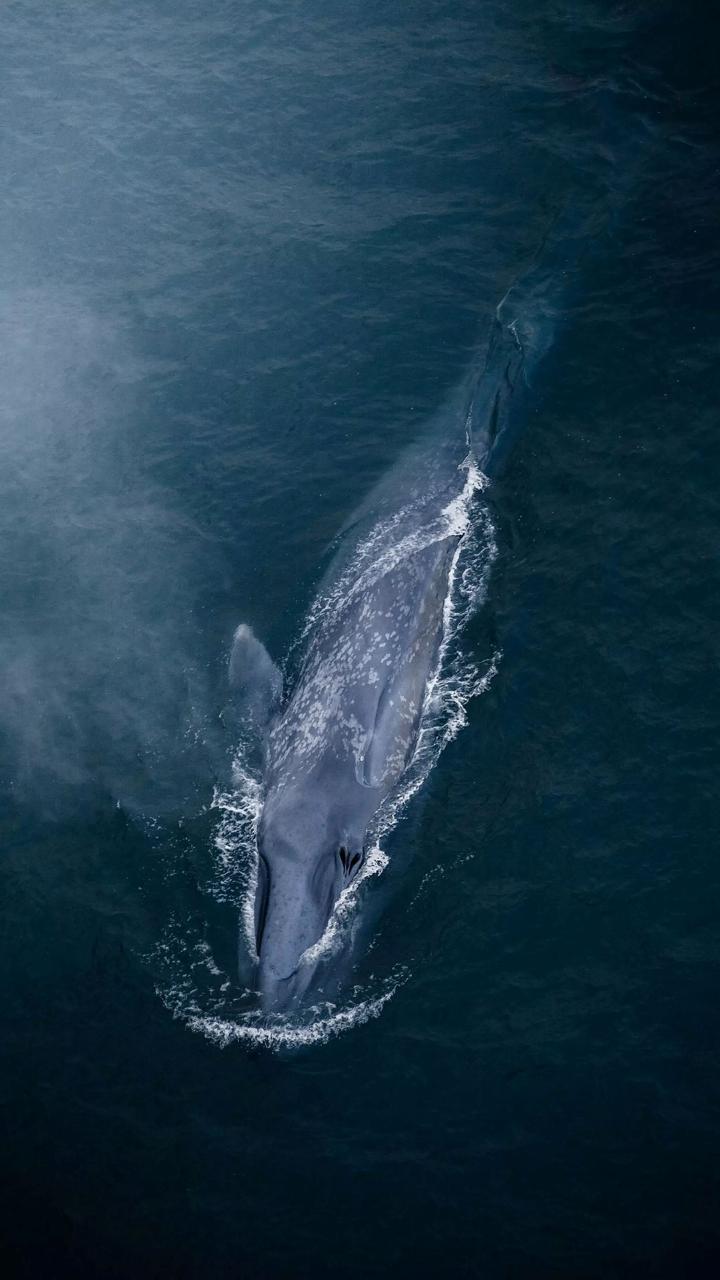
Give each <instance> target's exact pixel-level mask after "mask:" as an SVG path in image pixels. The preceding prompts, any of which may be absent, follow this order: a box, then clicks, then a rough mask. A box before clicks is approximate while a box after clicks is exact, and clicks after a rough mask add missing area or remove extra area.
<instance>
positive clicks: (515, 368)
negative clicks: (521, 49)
mask: <svg viewBox="0 0 720 1280" xmlns="http://www.w3.org/2000/svg"><path fill="white" fill-rule="evenodd" d="M624 96H625V95H624V92H623V90H622V89H621V88H620V87H619V85H618V84H614V83H607V84H604V85H600V86H599V87H598V88H597V90H596V91H595V93H594V95H593V102H592V108H591V113H590V115H589V117H588V123H587V137H586V139H585V145H586V146H587V148H588V149H589V150H590V151H591V152H592V154H593V156H594V158H595V161H596V162H597V161H598V158H600V163H595V165H594V180H593V181H587V180H586V176H585V175H584V176H583V181H582V182H580V183H577V184H576V185H575V187H574V189H573V190H572V191H571V192H570V194H569V195H568V196H567V197H566V198H565V201H564V203H563V204H562V205H561V206H560V207H559V208H558V209H557V211H556V212H555V214H554V216H553V217H552V219H551V221H550V223H549V226H548V228H547V231H546V233H545V235H544V236H543V239H542V242H541V244H540V245H539V247H538V248H537V250H536V251H535V254H534V255H533V258H532V260H531V262H530V264H529V266H528V267H527V268H526V269H525V270H523V271H522V272H520V274H519V275H518V276H517V277H516V279H515V280H514V281H513V282H512V284H511V285H510V287H509V289H508V290H507V292H506V293H505V295H504V297H503V298H502V299H501V301H500V303H499V304H498V306H497V308H496V310H495V315H494V317H493V319H492V322H491V327H490V336H489V340H488V342H487V343H486V344H485V348H484V357H483V359H482V361H481V364H480V366H479V368H478V369H477V370H476V373H475V376H474V378H473V383H474V386H473V390H472V393H471V395H470V397H469V406H468V410H467V417H466V435H467V440H468V445H469V446H470V447H471V449H472V451H473V453H474V455H475V457H476V459H477V462H478V465H479V466H480V467H481V469H482V470H483V471H485V472H486V474H488V475H489V476H491V477H492V476H494V475H495V474H497V472H498V470H500V469H501V467H502V465H503V462H504V461H505V459H506V457H507V455H508V452H509V449H510V446H511V445H512V444H513V442H514V440H515V438H516V436H517V435H518V434H519V431H520V429H521V427H522V423H523V421H524V419H525V416H526V415H525V413H524V412H523V409H524V408H525V407H526V406H525V403H524V402H525V397H524V395H522V394H521V393H522V392H524V391H527V390H529V389H534V388H535V385H536V384H535V378H536V374H537V371H538V369H539V367H540V365H541V364H542V363H543V361H544V359H545V357H546V355H547V354H548V352H549V351H550V349H551V348H552V346H553V343H554V339H555V335H556V333H557V331H558V329H559V328H560V327H561V326H562V324H563V323H564V322H565V321H566V319H567V317H568V312H569V308H570V306H571V305H572V299H573V296H574V294H575V288H574V282H575V280H576V278H577V276H578V273H579V268H580V267H581V266H582V267H583V268H585V267H586V266H587V265H588V264H589V263H591V261H592V260H593V259H595V260H597V258H598V256H599V255H600V254H601V253H602V252H603V250H607V246H608V243H609V241H610V239H611V236H612V233H613V232H614V231H615V229H616V226H617V223H618V221H619V220H620V217H621V215H622V214H623V213H624V211H625V210H626V209H627V206H628V204H629V202H630V200H631V199H632V196H633V193H634V192H635V190H636V188H637V185H638V181H639V178H640V177H641V175H642V173H643V169H644V166H646V165H647V160H648V156H649V155H651V154H652V150H653V145H654V144H653V126H652V125H651V123H650V122H649V121H648V120H647V119H646V118H645V117H644V115H643V114H641V112H640V111H638V110H637V109H633V107H632V106H630V109H629V110H627V111H625V110H623V98H624ZM511 402H512V409H511Z"/></svg>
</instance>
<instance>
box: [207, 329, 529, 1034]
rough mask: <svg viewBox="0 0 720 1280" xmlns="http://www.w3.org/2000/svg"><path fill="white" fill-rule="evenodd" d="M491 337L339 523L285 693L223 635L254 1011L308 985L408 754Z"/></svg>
mask: <svg viewBox="0 0 720 1280" xmlns="http://www.w3.org/2000/svg"><path fill="white" fill-rule="evenodd" d="M498 328H499V329H500V326H498ZM501 339H502V340H501V341H500V342H499V343H498V342H496V343H495V347H496V350H495V354H494V356H493V358H492V361H490V359H488V362H487V363H486V365H485V370H484V373H482V374H481V379H480V386H481V387H483V388H485V391H484V392H483V393H482V394H480V393H479V391H478V387H477V385H476V387H475V390H474V392H473V395H472V397H471V406H474V407H473V408H472V410H471V412H470V413H469V412H468V403H467V399H466V400H465V402H464V404H463V405H462V406H457V405H456V407H455V411H454V413H453V414H452V415H451V420H449V421H448V422H446V423H445V424H444V426H445V428H446V429H445V431H444V434H443V435H442V437H441V439H440V441H438V439H437V437H435V439H434V440H430V441H427V440H426V441H425V442H424V444H422V445H421V446H419V447H418V448H417V449H416V450H415V451H414V453H411V454H410V455H409V458H408V459H406V461H405V463H404V464H402V465H401V466H400V467H399V468H398V469H397V470H396V473H394V474H393V475H391V477H390V478H389V479H388V480H387V481H386V482H385V483H384V484H383V485H381V486H379V488H378V490H377V491H376V493H375V494H374V495H372V496H371V499H370V500H369V501H368V502H367V503H366V504H365V508H364V510H363V511H362V512H361V513H360V514H359V515H358V516H357V517H356V520H355V522H354V524H352V525H351V526H350V528H349V529H348V530H346V532H345V534H344V536H343V537H342V539H341V545H340V550H339V551H338V553H337V555H336V558H335V561H334V563H333V564H332V565H331V568H330V570H329V572H328V575H327V576H326V579H325V582H324V583H323V586H322V587H321V590H320V592H319V595H318V598H317V600H316V602H315V605H314V606H313V608H312V609H311V611H310V615H309V619H308V622H307V625H306V628H305V648H304V652H303V656H302V660H301V662H300V664H299V670H298V674H297V677H296V679H295V681H294V686H293V687H292V689H291V691H290V693H289V695H286V696H285V700H284V701H283V698H282V694H281V692H280V689H281V678H280V673H279V672H278V670H277V668H276V667H275V666H274V665H273V663H272V661H271V659H270V658H269V656H268V655H267V653H266V652H265V650H264V648H263V646H262V645H261V644H260V642H259V641H258V640H257V639H256V638H255V637H254V635H253V634H252V632H251V631H250V629H249V628H248V627H245V626H243V627H240V628H238V631H237V633H236V638H235V644H234V647H233V653H232V657H231V671H232V673H233V674H234V678H235V681H236V683H237V684H238V685H239V687H240V690H241V693H242V695H243V698H244V700H245V703H246V705H247V707H248V708H249V715H250V717H251V719H252V720H253V722H254V724H255V726H256V727H258V726H259V727H260V728H261V729H262V730H263V731H264V743H265V749H264V761H265V765H264V804H263V808H262V814H261V817H260V820H259V826H258V840H257V844H258V878H257V891H256V896H255V943H256V951H257V970H256V985H257V990H258V992H259V995H260V999H261V1002H262V1007H263V1009H264V1010H265V1012H267V1013H279V1012H286V1011H287V1010H289V1009H290V1008H292V1006H293V1005H295V1004H297V1003H298V1002H302V1001H303V1000H308V999H309V997H310V995H311V994H312V995H315V994H316V993H317V992H318V990H322V985H323V982H324V981H325V979H324V977H323V973H325V974H326V973H327V968H326V967H325V968H324V969H323V966H322V965H319V964H318V961H317V955H315V956H313V950H314V949H315V944H316V943H317V942H318V941H319V940H320V939H321V938H322V936H323V933H324V932H325V930H326V928H327V925H328V922H329V920H330V918H331V916H332V913H333V908H334V906H335V904H336V903H337V901H338V898H339V897H340V895H341V894H342V892H343V890H344V889H346V888H348V887H349V886H350V885H351V884H352V883H353V881H354V880H355V878H356V877H357V876H358V874H359V873H360V871H361V869H362V867H363V864H364V861H365V859H366V856H367V852H368V833H369V829H370V828H371V826H372V823H373V820H374V819H375V818H376V815H377V814H378V810H379V809H380V806H381V805H382V804H383V802H384V801H385V800H386V798H387V797H388V796H389V795H390V794H391V793H392V792H393V790H394V789H395V788H397V787H398V785H399V784H400V783H401V780H402V778H403V775H404V774H405V772H406V770H407V768H408V765H409V763H410V762H411V760H412V758H413V753H414V751H415V748H416V744H417V741H418V734H419V732H420V728H421V720H422V714H423V708H424V706H425V705H426V698H427V697H428V692H429V690H430V689H431V688H432V684H433V681H434V679H435V676H436V674H437V670H438V663H439V659H440V657H441V652H442V644H443V635H444V629H445V626H446V620H447V613H446V609H447V602H448V600H449V595H450V592H451V586H452V576H453V571H454V566H455V565H456V563H457V560H458V556H459V555H460V552H461V549H462V541H463V538H464V537H465V535H466V533H467V530H468V527H469V518H468V503H469V501H470V499H471V496H472V492H473V490H474V489H475V488H477V487H478V485H480V484H481V483H482V473H481V472H480V469H479V466H480V465H484V464H485V463H486V461H487V458H488V456H489V453H490V449H491V447H492V444H493V439H494V437H495V435H496V434H497V430H498V425H502V423H501V422H500V419H501V416H502V415H501V413H500V409H501V406H502V404H503V403H504V400H505V399H506V397H507V392H508V390H509V389H511V388H512V384H513V381H514V372H515V371H516V367H517V364H518V353H519V351H520V348H519V344H518V341H517V337H516V335H515V334H514V333H511V332H510V330H509V329H508V327H507V326H503V327H502V332H501ZM492 349H493V347H492V343H491V347H490V350H491V352H492ZM488 370H490V372H491V373H492V382H490V380H489V377H488ZM473 414H476V415H477V414H479V415H480V418H481V420H482V430H481V433H480V440H481V443H482V447H481V448H479V449H477V446H476V453H473V451H472V449H471V448H470V451H469V427H470V420H471V418H472V416H473ZM452 418H454V421H453V420H452ZM318 974H320V986H319V987H318ZM327 993H328V992H327V987H326V988H325V991H324V994H325V995H326V996H327Z"/></svg>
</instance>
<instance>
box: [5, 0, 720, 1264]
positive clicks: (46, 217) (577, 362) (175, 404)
mask: <svg viewBox="0 0 720 1280" xmlns="http://www.w3.org/2000/svg"><path fill="white" fill-rule="evenodd" d="M716 48H717V30H716V24H715V27H714V26H713V23H712V20H711V17H710V16H709V15H708V13H707V12H704V11H703V10H702V9H701V8H700V7H699V6H697V7H695V6H693V5H690V6H688V5H683V6H680V5H679V4H678V3H675V2H674V0H668V2H667V3H658V4H653V5H648V4H644V3H640V0H637V2H633V0H628V2H627V3H602V2H601V0H577V2H575V3H569V0H567V2H564V3H563V2H562V0H534V3H532V4H531V3H529V0H509V2H507V3H505V4H500V3H499V2H498V0H475V3H468V2H467V0H458V2H457V3H455V4H449V3H447V2H445V0H405V3H402V4H401V3H390V2H387V3H376V2H375V0H370V2H367V0H366V3H364V4H362V5H360V4H357V3H346V4H339V3H337V0H335V2H332V0H307V3H305V4H303V5H302V6H300V5H291V4H289V3H287V2H286V0H269V2H268V3H262V4H257V5H250V4H247V3H244V2H242V0H236V3H233V4H231V3H229V2H227V0H207V2H206V3H203V4H201V3H199V0H174V3H173V4H170V3H166V0H148V2H146V3H144V4H141V3H139V2H138V0H125V2H124V3H122V4H120V3H117V0H105V2H104V3H102V4H101V3H99V2H98V0H58V3H54V4H50V3H48V2H47V0H10V2H9V3H7V4H6V6H5V7H4V9H3V16H2V42H1V47H0V73H1V74H0V102H1V107H2V117H1V118H2V129H1V130H0V165H1V171H2V175H3V194H2V200H1V201H0V433H1V439H2V468H1V469H0V593H1V598H2V616H1V621H0V746H1V750H2V757H1V763H2V775H1V779H0V788H1V800H2V808H1V818H0V837H1V840H2V846H1V850H0V874H1V876H2V895H1V897H0V903H1V905H0V913H1V917H2V929H1V930H0V953H1V957H2V959H1V965H0V982H1V984H2V1001H1V1007H2V1035H1V1036H0V1114H1V1125H2V1129H1V1133H2V1172H3V1186H4V1191H3V1197H2V1213H1V1214H0V1219H1V1220H2V1228H3V1235H2V1240H3V1270H4V1273H5V1274H8V1275H12V1276H15V1275H17V1276H24V1277H36V1276H37V1277H44V1276H64V1275H73V1276H82V1277H84V1276H100V1275H103V1276H110V1277H123V1278H124V1277H145V1276H148V1277H158V1278H159V1277H163V1278H164V1277H178V1278H180V1277H182V1278H183V1280H194V1278H195V1277H202V1276H205V1275H210V1274H218V1275H222V1276H238V1277H240V1276H243V1277H258V1278H262V1280H265V1278H270V1280H274V1278H275V1277H278V1278H283V1280H284V1278H285V1277H305V1276H308V1277H310V1276H312V1277H318V1276H332V1277H337V1276H348V1277H355V1276H357V1277H360V1276H362V1277H366V1276H378V1277H382V1276H390V1275H393V1276H397V1275H405V1274H408V1275H414V1276H435V1275H438V1274H446V1273H447V1274H459V1275H467V1276H473V1277H475V1276H478V1277H487V1278H488V1280H496V1278H497V1280H500V1278H502V1280H506V1278H507V1280H545V1278H546V1280H559V1278H566V1280H591V1278H593V1280H594V1278H596V1277H597V1278H599V1277H603V1278H605V1277H635V1276H643V1277H645V1276H648V1277H658V1278H662V1280H665V1277H668V1278H670V1277H672V1278H673V1280H674V1278H675V1277H678V1276H688V1277H693V1280H694V1278H695V1277H705V1276H711V1275H715V1274H716V1273H717V1268H718V1264H719V1263H720V1237H719V1234H718V1226H717V1223H718V1209H719V1207H720V1206H719V1204H718V1175H717V1148H718V1141H719V1139H720V1121H719V1118H718V1117H719V1111H718V1107H719V1103H720V1096H719V1092H718V1047H719V1046H718V1031H719V1022H718V1016H717V990H716V987H717V980H718V959H719V957H720V949H719V945H718V943H719V940H718V929H717V915H718V912H717V890H718V882H719V879H720V876H719V874H718V869H717V854H716V850H717V838H716V836H715V834H714V827H715V823H714V818H715V812H716V805H715V804H714V800H715V791H716V765H715V760H716V742H717V730H718V711H717V705H718V704H717V679H716V677H717V665H718V652H717V600H718V594H717V585H718V584H717V548H718V543H717V529H718V520H717V518H718V496H717V494H718V486H717V479H716V474H717V473H716V465H717V460H718V448H717V444H716V438H717V416H718V408H717V406H718V401H719V392H720V375H719V373H718V337H719V331H718V319H717V316H718V304H719V302H720V297H719V287H718V267H719V265H720V263H719V261H718V247H719V238H718V232H717V207H718V185H719V182H718V178H719V174H720V152H719V149H718V141H717V118H718V85H717V71H716V67H715V65H714V62H715V57H714V54H715V49H716ZM538 261H539V262H540V263H545V264H547V279H548V280H549V281H550V280H552V281H553V282H554V283H553V287H552V288H550V289H549V292H548V295H547V299H546V304H547V305H546V312H545V320H546V322H547V323H546V327H545V328H544V329H543V338H545V337H547V338H548V345H549V350H548V352H547V354H546V356H545V359H544V360H543V361H542V362H539V363H538V365H537V368H536V370H535V371H534V373H533V377H532V379H531V386H530V388H529V391H528V393H527V394H526V395H525V397H524V398H523V402H522V403H523V413H522V423H521V424H519V425H518V429H517V430H516V431H515V432H514V441H513V447H512V449H511V450H509V451H508V454H507V458H506V460H505V463H504V466H503V467H502V469H501V470H500V472H499V474H498V475H497V476H496V477H494V479H493V481H492V484H491V485H490V486H489V487H487V488H485V489H483V490H482V492H481V493H479V495H478V504H479V505H478V506H477V508H476V515H475V519H476V531H477V537H478V549H479V551H478V555H479V559H478V561H477V564H476V568H477V570H478V575H479V577H478V588H479V589H478V592H477V598H476V606H477V607H476V608H474V610H472V611H469V614H471V616H468V620H467V625H466V626H465V628H464V630H463V631H462V634H461V635H458V638H457V644H458V653H459V656H460V657H462V659H463V661H465V662H466V663H467V664H469V666H468V667H465V668H463V670H470V669H472V670H474V671H475V672H476V673H477V675H478V678H477V680H476V681H475V683H474V685H473V686H472V688H471V687H470V686H468V685H465V686H463V688H462V690H461V693H462V694H463V697H461V698H459V700H456V702H455V703H454V704H453V707H452V708H451V711H453V712H454V713H455V719H454V720H453V721H452V732H451V733H448V734H447V735H446V737H447V739H448V740H447V744H446V745H445V746H444V749H443V750H442V752H439V751H438V752H436V753H434V754H433V755H432V759H431V760H430V765H431V766H432V767H428V768H427V769H426V770H425V772H424V773H423V778H422V786H420V787H419V788H418V789H417V791H416V793H415V794H414V795H413V796H412V798H411V799H410V800H409V803H408V804H407V805H406V806H405V808H404V809H403V810H402V811H401V812H399V813H398V814H397V815H396V821H394V822H393V823H392V824H390V826H389V829H388V831H387V833H386V838H385V837H383V839H382V840H381V841H380V843H381V845H382V857H378V860H377V862H378V871H379V872H381V874H378V875H377V876H375V877H373V878H372V882H368V884H367V885H366V886H365V890H366V892H365V897H364V899H363V900H362V901H361V902H360V905H359V909H360V911H361V912H363V913H366V914H367V918H368V920H369V921H370V925H369V926H368V938H367V945H366V947H365V949H364V952H363V954H362V956H361V958H360V960H359V963H358V969H357V973H356V975H355V976H356V982H355V988H354V990H353V991H352V992H351V993H350V994H349V995H348V997H347V1000H346V1002H345V1004H343V1005H342V1006H341V1007H339V1008H338V1009H336V1010H334V1011H333V1010H326V1011H325V1013H324V1014H323V1015H322V1016H321V1015H319V1014H318V1015H312V1016H308V1017H307V1018H305V1020H304V1022H303V1023H302V1028H301V1029H302V1034H301V1035H299V1036H296V1037H295V1039H294V1040H293V1038H292V1037H288V1036H285V1037H284V1038H283V1036H281V1035H280V1036H278V1035H277V1034H258V1033H257V1032H258V1027H259V1024H258V1022H257V1020H255V1021H253V1018H252V1016H250V1015H249V1014H248V1009H247V998H246V997H245V996H244V994H243V989H242V984H241V982H240V979H239V977H238V972H237V950H238V916H239V914H240V909H241V906H242V902H243V893H244V891H245V885H246V881H247V876H248V871H249V860H248V848H249V846H251V844H252V823H253V820H254V815H255V814H256V812H257V805H258V803H259V797H258V792H257V784H256V782H255V780H254V778H253V777H252V776H251V775H250V774H246V775H241V774H240V773H239V772H238V755H237V749H238V726H237V724H236V723H235V721H234V719H233V714H232V708H231V707H230V705H229V697H228V690H227V681H226V664H227V655H228V649H229V644H230V640H231V637H232V634H233V630H234V628H235V626H236V625H237V624H238V623H239V622H240V621H245V622H248V623H250V624H251V625H252V626H253V628H254V629H255V631H256V632H257V634H258V635H260V636H262V638H263V639H264V640H265V641H266V643H267V644H268V647H269V649H270V651H271V652H272V653H273V654H274V655H275V656H276V657H277V658H278V659H284V658H285V657H286V656H287V655H288V653H289V652H290V653H291V652H292V646H293V644H294V643H296V642H297V641H298V637H300V636H301V634H302V629H303V625H304V621H305V619H306V617H307V613H308V609H309V607H310V604H311V602H312V600H313V597H314V594H315V592H316V590H317V587H318V583H319V582H320V580H321V577H322V574H323V572H324V570H325V568H326V567H327V564H328V561H329V558H330V556H331V554H332V545H333V541H334V539H335V538H336V537H337V535H338V533H339V531H340V530H341V529H342V527H343V526H344V524H345V523H346V521H347V520H348V518H349V517H350V516H351V515H352V513H353V511H354V510H355V509H356V508H357V507H358V505H359V504H361V503H362V502H363V500H365V499H366V498H367V496H368V495H369V494H370V493H371V492H372V491H373V488H374V486H375V485H376V484H377V483H378V482H380V481H382V479H383V477H385V476H388V475H392V474H395V472H394V468H396V467H398V466H399V467H400V468H401V467H402V459H403V457H404V456H405V454H406V452H407V450H408V449H409V448H410V447H411V446H412V445H413V444H414V442H415V441H417V440H418V439H419V438H420V437H421V436H422V435H423V433H424V432H426V431H427V424H428V423H432V424H433V427H432V430H433V431H435V432H436V433H437V438H438V441H441V440H445V439H447V437H448V433H449V432H453V431H455V430H457V425H458V424H457V422H456V421H455V419H454V418H453V415H452V413H450V412H449V411H448V408H447V406H448V405H449V404H451V403H452V398H453V394H454V391H455V389H456V388H457V387H458V386H459V385H460V384H461V383H462V380H463V378H464V377H465V375H466V372H467V370H468V369H469V368H470V367H472V366H473V365H474V364H475V363H476V362H477V359H478V354H479V350H480V348H481V344H482V342H483V340H484V339H483V335H484V334H486V331H487V322H488V319H489V317H491V316H492V315H493V313H494V310H495V308H496V307H497V305H498V303H499V302H500V300H501V299H502V297H503V296H504V295H505V294H506V292H507V290H508V288H509V287H510V286H511V285H512V283H513V281H515V280H517V279H522V278H523V276H524V273H527V271H528V269H529V268H531V267H532V264H533V263H537V262H538ZM550 338H551V339H552V341H551V344H550V341H549V340H550ZM471 685H472V682H471ZM447 692H448V693H449V694H451V693H452V692H453V690H452V689H451V688H450V687H449V686H448V687H447ZM455 692H456V693H457V688H456V689H455ZM471 692H472V693H473V694H474V696H472V697H470V696H469V694H470V693H471ZM451 718H452V717H451ZM260 1031H261V1032H262V1028H261V1027H260ZM251 1032H252V1033H253V1034H250V1033H251Z"/></svg>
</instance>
